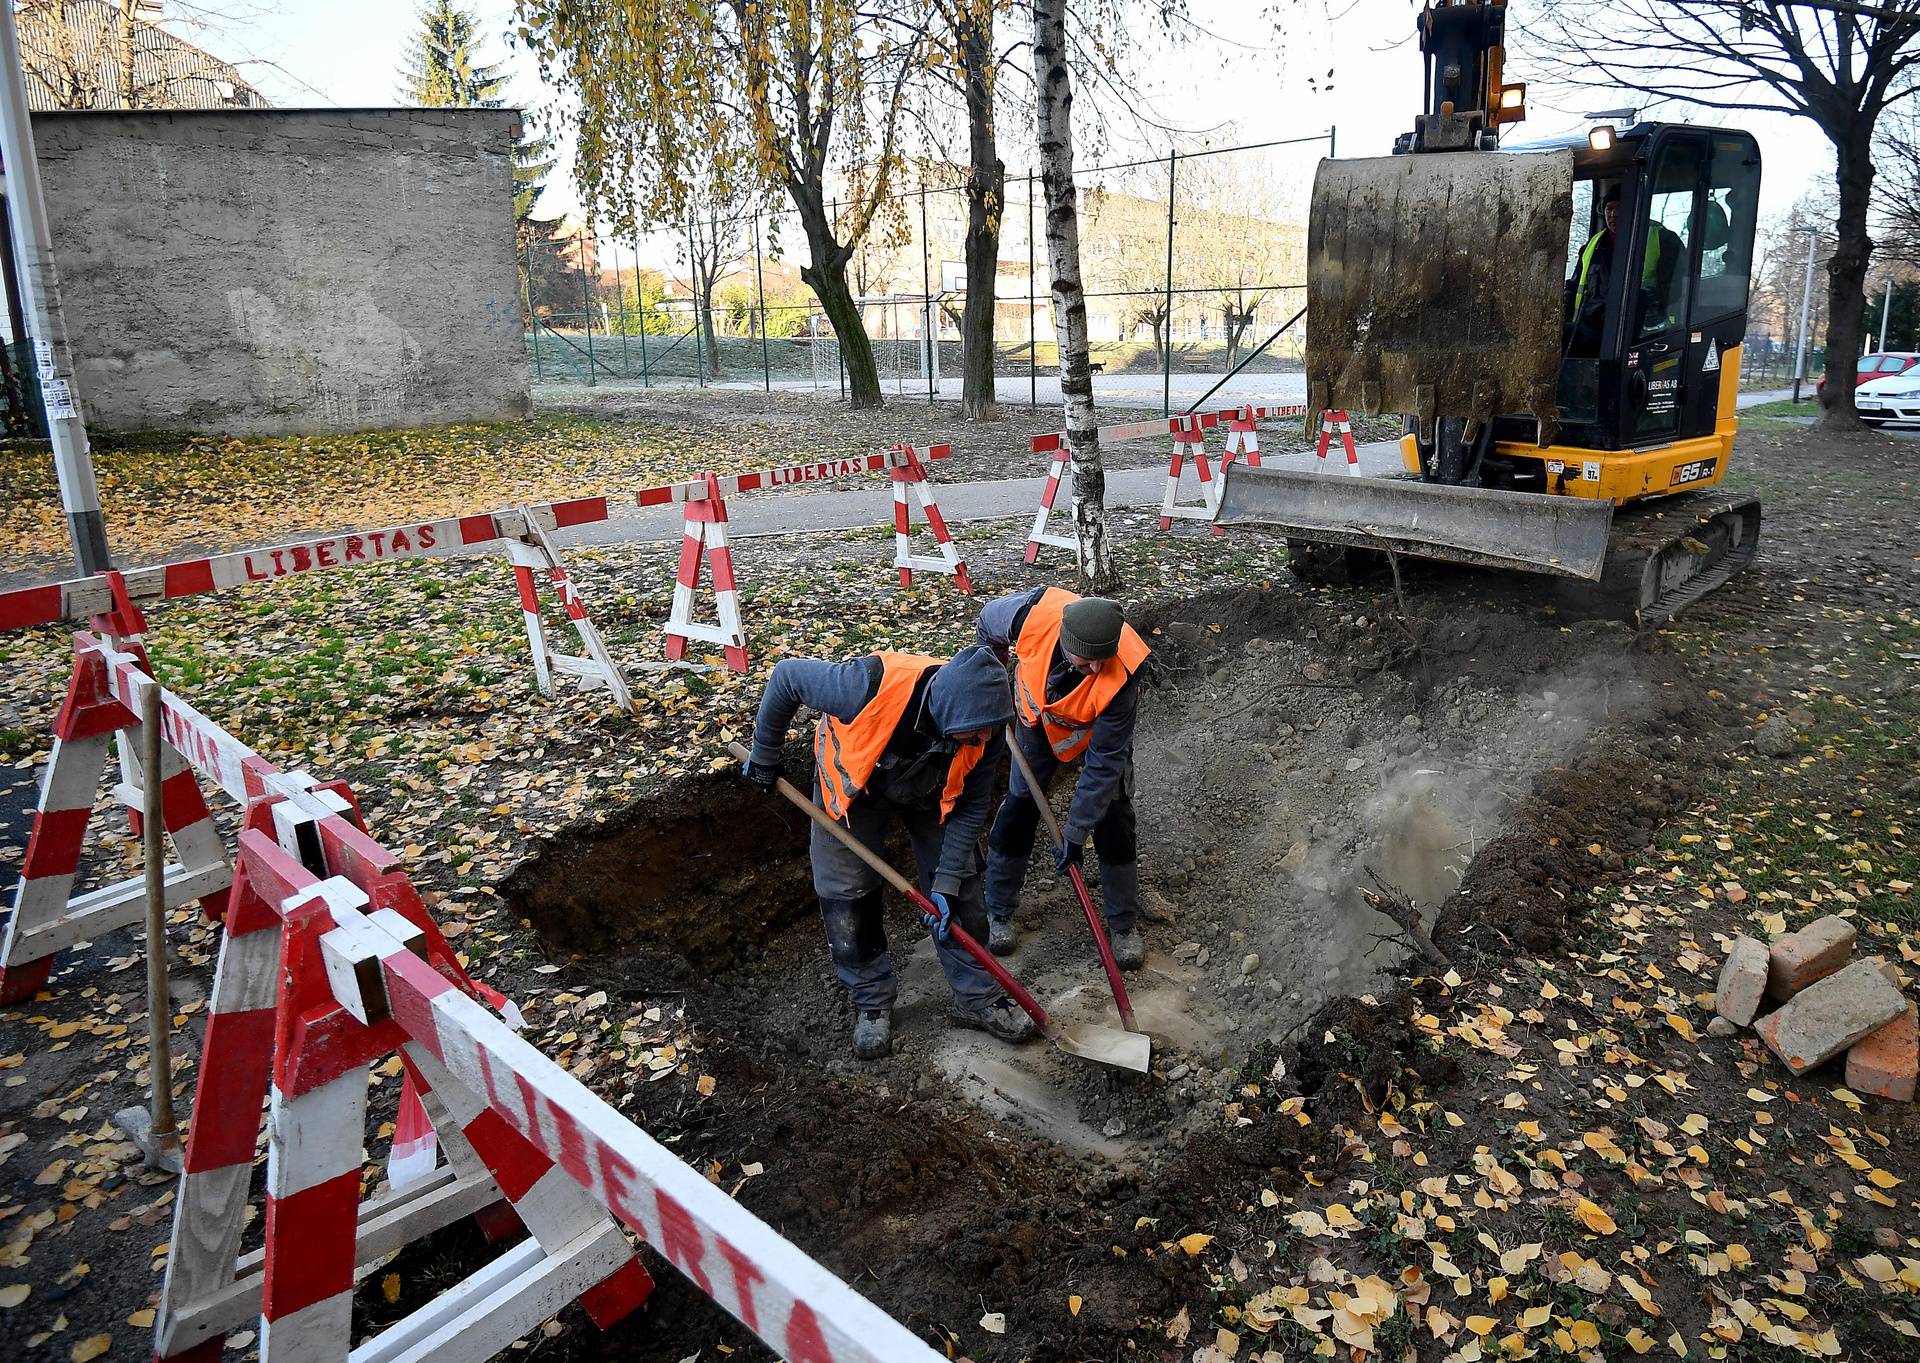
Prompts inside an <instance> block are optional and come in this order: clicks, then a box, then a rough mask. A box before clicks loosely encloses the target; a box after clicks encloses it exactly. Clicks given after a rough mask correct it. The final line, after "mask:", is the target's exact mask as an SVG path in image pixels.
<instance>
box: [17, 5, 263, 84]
mask: <svg viewBox="0 0 1920 1363" xmlns="http://www.w3.org/2000/svg"><path fill="white" fill-rule="evenodd" d="M163 15H164V7H163V6H161V5H159V4H155V3H152V2H151V0H141V2H140V3H139V4H136V5H135V6H134V8H133V11H132V12H131V13H129V12H128V11H127V10H126V9H125V7H124V6H122V5H120V4H118V3H114V2H113V0H28V2H27V3H26V4H24V5H22V6H21V7H20V9H19V10H18V11H17V13H16V15H15V23H16V24H17V26H18V32H19V34H20V58H21V63H22V65H23V66H24V67H25V69H26V71H25V74H26V84H27V107H28V108H30V109H35V110H52V109H265V108H269V107H270V105H269V104H268V101H267V99H266V97H265V96H264V95H262V94H261V93H260V92H259V91H258V90H256V89H254V88H253V86H252V85H250V84H248V83H247V81H246V79H245V78H244V77H242V76H241V74H240V72H239V71H238V70H237V69H236V68H235V67H234V66H232V65H231V64H230V63H228V62H224V61H222V60H220V59H219V58H218V57H215V56H212V55H211V54H209V53H206V52H203V51H201V50H200V49H199V48H197V47H195V46H194V45H193V44H192V43H190V42H187V41H186V40H184V39H182V38H178V37H175V36H174V35H173V34H172V33H170V32H168V31H167V30H166V29H164V28H161V27H160V26H159V22H158V21H159V20H160V19H161V18H162V17H163Z"/></svg>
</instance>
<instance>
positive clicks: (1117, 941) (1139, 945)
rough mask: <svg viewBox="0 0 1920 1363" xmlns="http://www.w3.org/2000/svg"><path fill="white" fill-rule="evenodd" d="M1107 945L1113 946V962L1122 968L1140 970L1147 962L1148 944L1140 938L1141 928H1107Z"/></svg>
mask: <svg viewBox="0 0 1920 1363" xmlns="http://www.w3.org/2000/svg"><path fill="white" fill-rule="evenodd" d="M1107 945H1108V946H1110V947H1112V948H1113V963H1114V964H1115V965H1117V966H1119V967H1120V968H1121V969H1122V970H1138V969H1139V968H1140V967H1141V966H1142V965H1144V964H1145V963H1146V959H1147V944H1146V943H1145V942H1143V941H1141V940H1140V929H1138V928H1128V929H1127V930H1126V931H1125V932H1118V931H1115V930H1113V929H1111V928H1109V929H1108V930H1107Z"/></svg>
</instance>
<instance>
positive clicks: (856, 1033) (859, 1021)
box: [853, 1012, 893, 1060]
mask: <svg viewBox="0 0 1920 1363" xmlns="http://www.w3.org/2000/svg"><path fill="white" fill-rule="evenodd" d="M891 1054H893V1014H892V1013H886V1012H878V1013H867V1012H863V1013H861V1014H860V1016H859V1017H857V1018H855V1019H854V1023H853V1055H854V1059H856V1060H880V1059H884V1058H885V1057H886V1056H889V1055H891Z"/></svg>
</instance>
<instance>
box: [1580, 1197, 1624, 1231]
mask: <svg viewBox="0 0 1920 1363" xmlns="http://www.w3.org/2000/svg"><path fill="white" fill-rule="evenodd" d="M1573 1214H1574V1216H1575V1218H1577V1219H1578V1220H1579V1222H1580V1224H1581V1225H1583V1226H1585V1227H1586V1228H1587V1229H1588V1230H1590V1231H1592V1232H1593V1233H1594V1234H1595V1235H1612V1234H1613V1233H1614V1232H1615V1231H1617V1230H1619V1229H1620V1227H1619V1225H1618V1224H1617V1223H1616V1222H1615V1221H1614V1219H1613V1218H1612V1217H1611V1216H1609V1215H1607V1211H1606V1208H1604V1207H1602V1206H1600V1205H1599V1204H1598V1203H1596V1202H1593V1201H1590V1200H1589V1199H1587V1198H1584V1197H1583V1198H1581V1199H1580V1200H1579V1201H1578V1202H1576V1203H1574V1206H1573Z"/></svg>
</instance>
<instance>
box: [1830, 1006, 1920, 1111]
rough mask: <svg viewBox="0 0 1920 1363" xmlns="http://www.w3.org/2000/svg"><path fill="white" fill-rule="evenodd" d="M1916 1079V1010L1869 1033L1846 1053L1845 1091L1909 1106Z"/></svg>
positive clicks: (1919, 1031)
mask: <svg viewBox="0 0 1920 1363" xmlns="http://www.w3.org/2000/svg"><path fill="white" fill-rule="evenodd" d="M1916 1078H1920V1008H1916V1007H1915V1006H1914V1005H1913V1004H1911V1003H1910V1004H1908V1005H1907V1011H1906V1012H1904V1013H1902V1014H1901V1015H1900V1016H1899V1017H1897V1018H1895V1019H1894V1020H1893V1021H1892V1022H1889V1023H1888V1024H1887V1025H1886V1026H1884V1027H1882V1028H1880V1029H1879V1030H1878V1031H1875V1032H1869V1033H1867V1035H1865V1036H1864V1037H1862V1038H1860V1040H1858V1041H1856V1042H1854V1043H1853V1048H1852V1049H1851V1050H1849V1051H1848V1052H1847V1087H1848V1088H1850V1089H1852V1090H1853V1091H1854V1092H1855V1093H1871V1094H1873V1095H1875V1096H1876V1097H1879V1098H1891V1099H1893V1100H1894V1101H1895V1102H1897V1103H1911V1102H1912V1101H1913V1092H1914V1086H1915V1079H1916Z"/></svg>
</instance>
